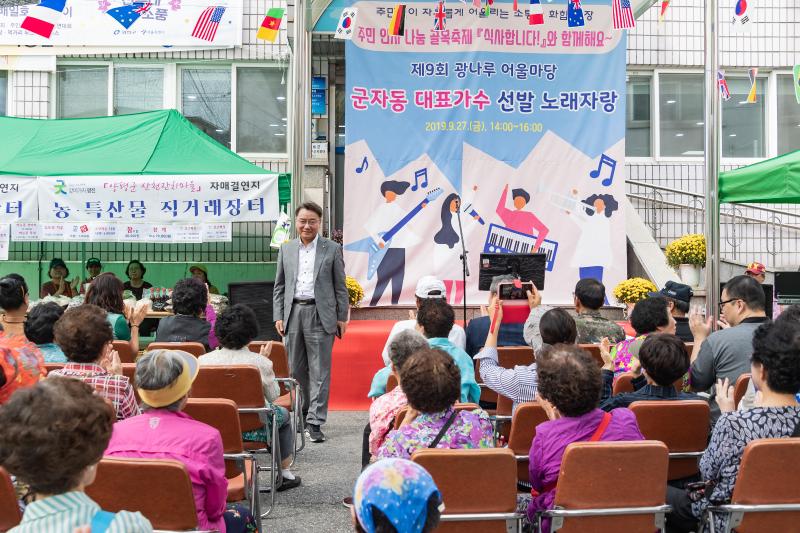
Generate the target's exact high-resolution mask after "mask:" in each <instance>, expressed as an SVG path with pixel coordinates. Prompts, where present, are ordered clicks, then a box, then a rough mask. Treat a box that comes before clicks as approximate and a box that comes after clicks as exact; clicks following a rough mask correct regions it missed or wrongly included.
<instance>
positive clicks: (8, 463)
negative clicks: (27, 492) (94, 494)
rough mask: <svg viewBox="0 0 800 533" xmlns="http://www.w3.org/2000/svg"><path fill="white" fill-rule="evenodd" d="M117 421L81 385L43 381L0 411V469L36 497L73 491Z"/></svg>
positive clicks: (71, 381) (102, 402)
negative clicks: (23, 483)
mask: <svg viewBox="0 0 800 533" xmlns="http://www.w3.org/2000/svg"><path fill="white" fill-rule="evenodd" d="M115 420H116V416H115V415H114V409H113V408H112V407H111V406H110V405H109V404H108V403H106V401H105V400H104V399H103V397H102V396H99V395H97V394H95V392H94V389H93V388H92V387H91V386H89V385H87V384H86V383H84V382H83V381H80V380H77V379H71V378H63V377H52V378H48V379H46V380H43V381H40V382H39V383H37V384H36V385H35V386H33V387H29V388H25V389H20V390H18V391H17V392H15V393H14V394H13V395H12V396H11V399H10V400H9V401H8V402H7V403H6V404H5V405H4V406H3V408H2V409H0V427H2V428H3V431H0V464H2V465H3V467H5V468H6V469H7V470H8V471H9V472H11V473H12V474H14V475H15V476H17V477H18V478H19V479H20V480H21V481H23V482H25V483H27V484H28V485H30V487H31V490H32V491H33V492H35V493H39V494H63V493H65V492H68V491H70V490H74V489H75V488H76V487H77V485H78V483H79V482H80V477H81V474H82V473H83V471H84V470H85V469H86V467H88V466H91V465H93V464H95V463H97V462H98V461H99V460H100V459H101V458H102V457H103V452H104V451H105V449H106V447H107V446H108V441H109V440H110V439H111V430H112V427H113V425H114V421H115ZM32 421H34V422H32Z"/></svg>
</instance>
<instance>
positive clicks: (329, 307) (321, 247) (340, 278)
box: [272, 235, 349, 334]
mask: <svg viewBox="0 0 800 533" xmlns="http://www.w3.org/2000/svg"><path fill="white" fill-rule="evenodd" d="M299 254H300V239H292V240H291V241H289V242H287V243H284V244H283V245H282V246H281V250H280V252H279V253H278V270H277V272H276V273H275V290H274V291H273V293H272V319H273V320H274V321H276V322H277V321H278V320H283V328H284V331H286V328H288V327H289V315H291V313H292V305H293V302H294V290H295V284H296V283H297V267H298V265H297V264H298V261H299ZM314 300H315V301H316V307H317V314H318V315H319V319H320V321H321V322H322V328H323V329H324V330H325V332H326V333H328V334H333V333H336V322H337V321H339V322H344V321H345V320H347V309H348V307H349V298H348V295H347V285H346V284H345V274H344V257H343V256H342V247H341V246H339V245H338V244H337V243H335V242H333V241H332V240H330V239H326V238H325V237H323V236H322V235H320V236H319V240H318V241H317V251H316V255H315V257H314Z"/></svg>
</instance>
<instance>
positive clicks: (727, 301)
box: [719, 298, 741, 312]
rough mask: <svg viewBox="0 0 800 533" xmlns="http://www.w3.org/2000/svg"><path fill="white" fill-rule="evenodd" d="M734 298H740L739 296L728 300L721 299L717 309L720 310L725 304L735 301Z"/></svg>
mask: <svg viewBox="0 0 800 533" xmlns="http://www.w3.org/2000/svg"><path fill="white" fill-rule="evenodd" d="M736 300H741V298H731V299H730V300H723V301H722V302H720V303H719V310H720V312H722V308H723V307H725V304H729V303H731V302H735V301H736Z"/></svg>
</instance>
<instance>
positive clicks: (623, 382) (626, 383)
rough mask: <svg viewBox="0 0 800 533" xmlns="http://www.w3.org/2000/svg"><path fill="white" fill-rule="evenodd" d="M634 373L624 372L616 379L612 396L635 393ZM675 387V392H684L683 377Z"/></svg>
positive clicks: (674, 384) (677, 381) (676, 382)
mask: <svg viewBox="0 0 800 533" xmlns="http://www.w3.org/2000/svg"><path fill="white" fill-rule="evenodd" d="M634 377H635V376H634V375H633V372H623V373H622V374H620V375H619V376H617V377H615V378H614V388H613V391H612V392H611V394H612V395H614V396H616V395H617V394H622V393H625V392H633V378H634ZM672 386H673V387H675V390H676V391H678V392H680V391H682V390H683V376H681V377H680V378H678V379H677V380H675V383H673V384H672Z"/></svg>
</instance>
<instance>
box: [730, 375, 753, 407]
mask: <svg viewBox="0 0 800 533" xmlns="http://www.w3.org/2000/svg"><path fill="white" fill-rule="evenodd" d="M748 385H750V374H742V375H741V376H739V377H738V378H737V379H736V384H735V385H734V386H733V403H734V405H735V406H736V407H737V408H738V407H739V402H741V401H742V398H744V395H745V394H747V386H748Z"/></svg>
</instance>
